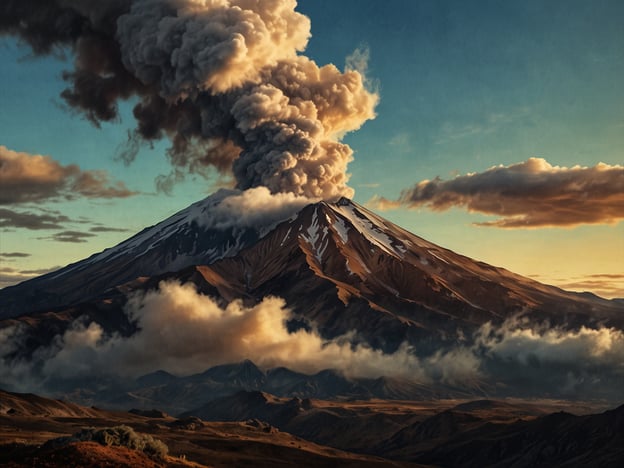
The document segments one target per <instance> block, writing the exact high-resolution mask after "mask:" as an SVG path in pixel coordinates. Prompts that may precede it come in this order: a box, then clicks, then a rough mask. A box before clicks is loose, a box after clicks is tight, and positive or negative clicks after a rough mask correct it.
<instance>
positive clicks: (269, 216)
mask: <svg viewBox="0 0 624 468" xmlns="http://www.w3.org/2000/svg"><path fill="white" fill-rule="evenodd" d="M211 200H213V204H211V205H209V206H208V207H207V209H208V210H209V211H208V212H206V213H205V215H203V216H201V217H200V218H198V221H199V222H201V223H203V226H204V227H206V228H211V229H222V230H224V229H227V228H230V227H233V226H235V227H238V228H247V227H251V228H263V229H268V228H269V227H271V226H274V225H275V224H277V223H278V222H280V221H284V220H286V219H288V218H289V217H290V216H292V215H293V214H295V213H297V212H298V211H300V210H301V209H302V208H303V207H305V206H307V205H309V204H310V203H314V202H317V201H319V200H318V199H310V198H307V197H303V196H297V195H295V194H293V193H276V194H272V193H271V192H270V191H269V189H268V188H266V187H256V188H252V189H248V190H244V191H240V190H227V189H222V190H220V191H218V192H216V193H215V194H213V195H212V196H211Z"/></svg>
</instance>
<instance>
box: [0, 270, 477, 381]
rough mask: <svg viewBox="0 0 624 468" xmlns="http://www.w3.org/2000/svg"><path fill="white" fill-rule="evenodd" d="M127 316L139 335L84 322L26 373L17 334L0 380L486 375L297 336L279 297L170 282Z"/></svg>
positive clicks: (345, 341)
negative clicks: (214, 373)
mask: <svg viewBox="0 0 624 468" xmlns="http://www.w3.org/2000/svg"><path fill="white" fill-rule="evenodd" d="M125 313H126V315H127V316H128V319H129V320H130V321H132V322H134V323H136V325H137V332H136V333H135V334H134V335H132V336H129V337H122V336H120V335H118V334H116V333H115V334H112V335H110V334H106V333H105V332H104V329H103V327H102V326H101V325H100V324H98V323H96V322H89V321H87V320H85V319H84V318H81V319H78V320H76V321H75V322H74V323H73V324H72V325H71V326H70V327H69V328H68V329H67V330H66V331H65V332H64V333H63V334H62V335H58V336H57V337H56V338H55V339H54V340H53V343H52V344H51V345H50V346H48V347H45V348H41V349H38V350H37V351H36V353H35V355H34V356H33V360H32V362H30V363H29V365H30V366H31V371H30V372H29V373H26V374H25V371H24V366H26V365H27V364H26V362H25V361H23V360H19V359H18V361H17V362H15V361H14V359H15V355H12V354H11V353H13V351H15V350H16V349H19V347H20V346H21V344H20V343H21V342H22V341H24V340H25V337H24V336H23V334H22V333H16V332H15V330H14V331H13V335H12V337H11V339H10V341H14V343H13V344H12V345H10V346H9V345H8V344H5V347H7V346H9V348H10V350H11V351H10V352H5V354H4V355H0V357H1V358H3V359H0V379H2V381H5V382H11V383H12V384H13V385H14V386H16V387H19V386H20V385H24V384H25V385H28V382H30V385H33V383H32V382H34V381H35V380H37V379H40V381H41V382H43V381H45V379H46V378H48V377H54V378H71V377H76V376H80V377H85V376H89V375H94V374H99V375H103V374H111V372H112V373H116V374H117V375H122V376H134V377H137V376H140V375H143V374H145V373H147V372H152V371H155V370H158V369H164V370H167V371H169V372H173V373H175V374H182V375H185V374H191V373H196V372H201V371H203V370H205V369H207V368H209V367H211V366H214V365H218V364H225V363H233V362H239V361H242V360H244V359H251V360H252V361H254V362H255V363H256V364H258V365H260V366H261V367H264V368H272V367H278V366H285V367H288V368H290V369H294V370H297V371H301V372H307V373H313V372H317V371H320V370H323V369H328V368H331V369H337V370H341V371H343V372H344V373H345V374H346V375H350V376H360V377H377V376H381V375H387V376H403V377H409V378H411V379H413V380H418V381H423V382H432V381H433V379H436V380H437V381H444V382H451V381H453V382H455V381H458V380H463V379H464V378H467V375H468V374H473V373H478V371H477V370H476V368H475V367H476V366H478V361H477V360H475V359H473V358H471V356H469V355H467V354H466V353H465V352H463V351H461V350H458V351H454V352H453V354H452V355H448V356H447V355H446V354H444V353H442V352H439V353H437V354H436V355H435V356H433V357H432V358H431V359H429V360H426V359H425V360H422V361H421V360H420V359H419V358H418V357H416V356H415V355H414V354H413V352H412V350H411V349H410V347H409V346H407V345H402V346H401V347H400V348H399V349H398V350H397V351H396V352H395V353H393V354H384V353H383V352H381V351H379V350H374V349H372V348H370V347H369V346H367V345H365V344H353V343H354V338H355V336H354V335H353V334H348V335H345V336H341V337H337V338H335V339H332V340H326V339H323V338H322V337H321V336H320V335H319V333H318V332H317V331H316V329H315V328H314V326H313V324H310V325H311V326H310V327H309V328H308V329H307V330H306V329H300V330H298V331H296V332H294V333H289V331H288V329H287V321H288V320H289V319H291V318H292V316H291V313H290V311H289V310H288V309H287V307H286V304H285V302H284V301H283V299H281V298H276V297H266V298H264V299H263V300H262V301H261V302H259V303H258V304H256V305H254V306H250V307H247V306H244V305H243V303H242V302H241V301H239V300H236V301H233V302H231V303H229V304H227V305H221V304H219V303H217V302H216V301H215V300H214V299H212V298H210V297H208V296H204V295H202V294H198V293H197V291H196V290H195V287H194V285H192V284H184V285H180V284H178V283H176V282H162V283H160V286H159V289H158V290H154V291H149V292H147V293H140V294H136V295H133V296H131V297H130V298H129V301H128V303H127V305H126V308H125ZM1 332H2V330H0V333H1ZM17 354H19V353H17ZM111 363H114V365H111ZM460 363H462V364H460ZM14 368H18V369H19V372H16V371H15V370H14ZM39 372H40V373H39ZM37 373H39V374H38V377H37ZM17 374H20V375H22V381H21V382H22V384H20V381H18V380H14V381H11V380H10V379H11V378H12V377H11V376H15V375H17ZM471 378H474V375H471ZM20 388H21V387H20Z"/></svg>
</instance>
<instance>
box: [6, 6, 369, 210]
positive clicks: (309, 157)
mask: <svg viewBox="0 0 624 468" xmlns="http://www.w3.org/2000/svg"><path fill="white" fill-rule="evenodd" d="M295 7H296V1H295V0H110V1H106V2H91V1H86V0H82V1H81V0H20V1H17V0H5V1H4V2H2V5H1V6H0V34H4V35H12V36H17V37H19V38H20V39H22V40H23V41H25V42H26V43H27V44H28V45H29V46H30V47H31V48H32V50H33V52H34V53H35V54H49V53H53V52H55V51H58V50H59V49H60V50H70V51H71V52H72V54H73V56H74V66H73V69H72V70H70V71H67V72H65V74H64V79H65V80H66V81H67V83H68V87H67V89H65V90H64V91H63V92H62V98H63V99H64V100H65V102H66V103H67V104H68V105H69V106H71V107H72V108H74V109H76V110H79V111H80V112H82V113H84V115H86V117H87V118H88V119H90V120H91V121H92V122H93V123H94V124H95V125H99V124H100V123H101V122H106V121H111V120H114V119H116V118H117V117H118V107H117V105H118V103H119V101H120V100H124V99H129V98H131V97H136V98H138V103H137V104H136V106H135V107H134V110H133V114H134V117H135V119H136V128H135V129H134V130H133V132H132V133H131V135H130V137H131V138H130V141H129V143H130V144H128V145H127V149H126V151H125V152H124V154H123V156H124V159H125V160H126V161H127V162H130V161H132V159H133V158H134V157H135V156H136V152H137V149H138V144H139V143H141V142H150V141H155V140H158V139H161V138H163V137H167V138H169V139H170V141H171V142H172V144H171V147H170V149H169V151H168V157H169V159H170V162H171V164H172V166H173V169H172V172H171V174H170V175H169V176H168V177H166V178H163V179H161V180H160V185H161V187H162V188H164V189H166V188H167V187H168V186H170V185H171V184H172V183H173V182H175V180H177V179H180V178H183V176H184V174H185V173H186V172H192V173H197V174H202V175H207V174H208V173H210V172H211V171H212V170H217V171H220V172H222V173H232V174H233V176H234V180H235V182H236V186H237V188H238V189H241V190H245V189H248V188H252V187H259V186H265V187H267V188H268V189H269V190H270V191H271V192H272V193H278V192H291V193H294V194H295V195H301V196H306V197H309V198H323V199H334V198H337V197H339V196H341V195H345V196H352V195H353V190H352V189H351V188H349V187H347V185H346V184H347V181H348V175H347V173H346V168H347V164H348V163H349V161H350V160H351V159H352V150H351V148H349V146H348V145H346V144H344V143H341V141H340V140H341V138H342V136H343V135H344V134H345V133H346V132H349V131H353V130H356V129H358V128H359V127H360V126H361V125H362V124H363V123H364V122H365V121H366V120H368V119H371V118H373V117H374V115H375V114H374V108H375V105H376V104H377V101H378V96H377V94H375V93H374V92H371V91H369V90H367V89H366V86H365V79H364V77H363V76H362V74H361V73H360V72H358V71H356V70H355V69H352V68H351V67H348V69H347V70H346V71H345V72H341V71H340V70H338V69H337V68H336V67H335V66H333V65H325V66H322V67H319V66H318V65H317V64H316V63H315V62H313V61H312V60H310V59H309V58H307V57H305V56H303V55H300V53H301V52H302V51H303V50H304V49H305V47H306V45H307V42H308V39H309V37H310V22H309V19H308V18H307V17H305V16H304V15H302V14H300V13H298V12H297V11H295Z"/></svg>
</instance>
